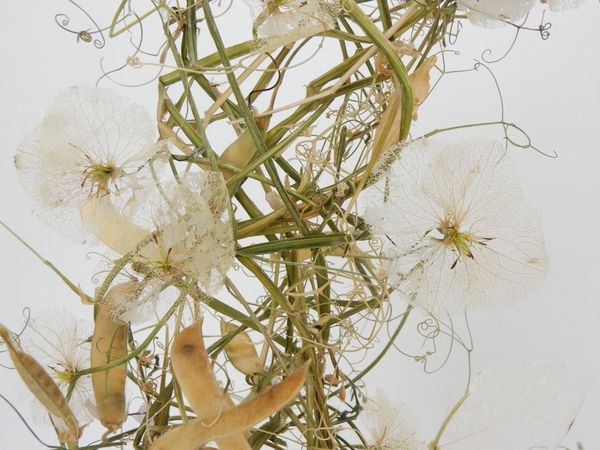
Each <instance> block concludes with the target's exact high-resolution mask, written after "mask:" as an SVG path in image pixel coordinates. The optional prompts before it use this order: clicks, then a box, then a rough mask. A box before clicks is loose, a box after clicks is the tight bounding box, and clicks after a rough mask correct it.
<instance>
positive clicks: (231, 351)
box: [221, 320, 263, 375]
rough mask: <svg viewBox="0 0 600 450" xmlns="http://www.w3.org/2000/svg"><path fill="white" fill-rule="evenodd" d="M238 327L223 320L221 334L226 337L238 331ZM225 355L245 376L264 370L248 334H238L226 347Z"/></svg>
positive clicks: (243, 332)
mask: <svg viewBox="0 0 600 450" xmlns="http://www.w3.org/2000/svg"><path fill="white" fill-rule="evenodd" d="M237 328H238V327H237V326H235V325H233V324H232V323H227V322H226V321H225V320H221V334H223V335H225V334H228V333H231V332H233V331H235V330H237ZM225 353H227V357H228V358H229V360H230V361H231V363H232V364H233V366H234V367H235V368H236V369H237V370H239V371H240V372H242V373H243V374H244V375H249V374H251V373H254V372H260V371H262V370H263V365H262V364H261V363H260V359H259V358H258V353H257V352H256V347H254V343H253V342H252V339H250V336H249V335H248V333H247V332H245V331H242V332H240V333H237V334H236V335H235V336H234V337H233V338H232V339H231V340H230V341H229V343H228V344H227V345H226V346H225Z"/></svg>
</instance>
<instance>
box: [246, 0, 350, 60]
mask: <svg viewBox="0 0 600 450" xmlns="http://www.w3.org/2000/svg"><path fill="white" fill-rule="evenodd" d="M247 3H248V4H249V5H250V7H251V11H252V12H253V15H254V17H255V27H256V36H257V37H258V38H259V39H260V40H261V46H260V49H261V51H265V49H272V48H275V47H280V46H285V45H289V44H291V43H293V42H295V41H297V40H300V39H305V38H307V37H310V36H313V35H315V34H318V33H322V32H324V31H327V30H329V29H331V28H333V27H334V26H335V18H336V17H337V16H338V15H339V13H340V8H339V5H337V4H336V3H333V2H326V1H321V0H308V1H306V0H301V1H299V0H271V1H266V2H259V4H257V2H256V1H247Z"/></svg>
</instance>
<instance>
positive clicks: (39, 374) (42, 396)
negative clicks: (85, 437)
mask: <svg viewBox="0 0 600 450" xmlns="http://www.w3.org/2000/svg"><path fill="white" fill-rule="evenodd" d="M0 336H1V337H2V339H3V340H4V343H5V344H6V347H7V348H8V353H9V354H10V358H11V359H12V362H13V364H14V365H15V369H17V372H18V373H19V375H20V376H21V378H22V379H23V381H24V382H25V384H26V385H27V387H28V388H29V390H30V391H31V393H32V394H33V395H34V396H35V398H37V399H38V400H39V402H40V403H41V404H42V405H43V406H44V408H46V409H47V410H48V412H49V413H50V414H52V415H53V416H54V417H55V418H57V419H59V420H60V421H62V422H63V424H64V427H65V428H66V430H64V431H63V432H62V433H61V434H60V435H59V440H61V441H62V442H67V443H69V447H70V448H71V446H74V447H76V443H77V441H78V440H79V437H80V436H81V430H80V428H79V424H78V423H77V419H76V418H75V415H74V414H73V412H72V411H71V408H69V405H68V404H67V400H66V399H65V396H64V395H63V394H62V392H61V391H60V389H59V387H58V386H57V384H56V383H55V382H54V380H53V379H52V377H51V376H50V375H48V373H47V372H46V371H45V370H44V368H43V367H42V366H41V365H40V363H38V362H37V361H36V360H35V359H34V358H33V357H32V356H31V355H28V354H27V353H25V352H24V351H22V350H21V349H20V348H19V347H18V344H17V343H16V342H15V341H14V340H13V338H12V337H11V335H10V331H8V329H7V328H6V327H4V326H3V325H1V324H0Z"/></svg>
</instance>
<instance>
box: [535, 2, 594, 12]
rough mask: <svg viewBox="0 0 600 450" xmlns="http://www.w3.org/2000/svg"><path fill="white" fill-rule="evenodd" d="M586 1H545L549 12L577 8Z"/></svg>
mask: <svg viewBox="0 0 600 450" xmlns="http://www.w3.org/2000/svg"><path fill="white" fill-rule="evenodd" d="M585 2H586V0H547V3H548V7H549V8H550V11H555V12H556V11H567V10H570V9H575V8H579V7H580V6H581V5H583V4H584V3H585ZM542 3H545V2H542Z"/></svg>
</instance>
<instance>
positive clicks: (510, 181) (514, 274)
mask: <svg viewBox="0 0 600 450" xmlns="http://www.w3.org/2000/svg"><path fill="white" fill-rule="evenodd" d="M393 150H394V149H392V151H393ZM387 157H389V154H384V155H383V157H382V160H385V158H387ZM385 173H386V177H385V178H382V179H381V180H380V181H379V182H378V183H377V184H376V185H375V186H374V187H372V188H370V189H369V190H368V191H367V192H368V193H367V195H366V204H368V205H371V206H370V207H368V208H367V210H366V212H365V221H366V222H367V223H368V224H369V225H371V227H372V229H373V231H374V232H375V233H376V234H379V235H382V236H387V237H386V238H384V239H385V240H386V242H387V243H386V246H385V249H386V252H387V255H388V258H387V260H385V262H384V268H385V269H386V271H387V275H388V281H389V283H390V284H391V285H392V286H394V287H396V288H398V290H399V291H400V292H401V293H402V294H404V295H405V296H406V298H407V299H408V300H409V301H410V302H412V303H414V304H415V305H417V306H420V307H422V308H423V309H425V310H427V311H429V312H430V313H431V314H433V315H435V316H437V317H445V316H448V315H452V314H457V313H462V312H464V311H465V309H469V308H474V307H494V306H498V305H504V306H508V305H511V304H513V303H514V302H515V301H516V300H519V299H520V298H523V297H524V296H526V295H527V294H528V293H529V292H531V291H532V290H534V289H535V288H537V287H538V286H539V285H540V284H541V283H542V282H543V281H544V279H545V277H546V272H547V270H548V265H549V264H548V257H547V255H546V251H545V246H544V239H543V236H542V233H541V226H540V222H539V219H538V217H537V215H536V213H535V210H534V208H533V206H532V205H531V204H530V203H529V202H528V201H526V200H525V199H523V197H522V191H521V188H520V186H519V182H518V179H517V175H516V168H515V166H514V164H513V163H512V162H511V161H510V159H509V157H508V155H507V154H506V153H505V152H504V150H503V148H502V146H501V145H500V144H499V143H497V142H494V141H485V140H473V141H466V142H461V143H445V142H439V141H430V140H428V141H426V142H425V143H423V142H421V141H417V142H413V143H411V144H409V145H408V146H407V147H406V148H404V149H403V150H402V152H401V153H400V159H399V160H398V161H396V162H395V163H394V164H393V165H392V166H391V167H389V168H387V172H385Z"/></svg>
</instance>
